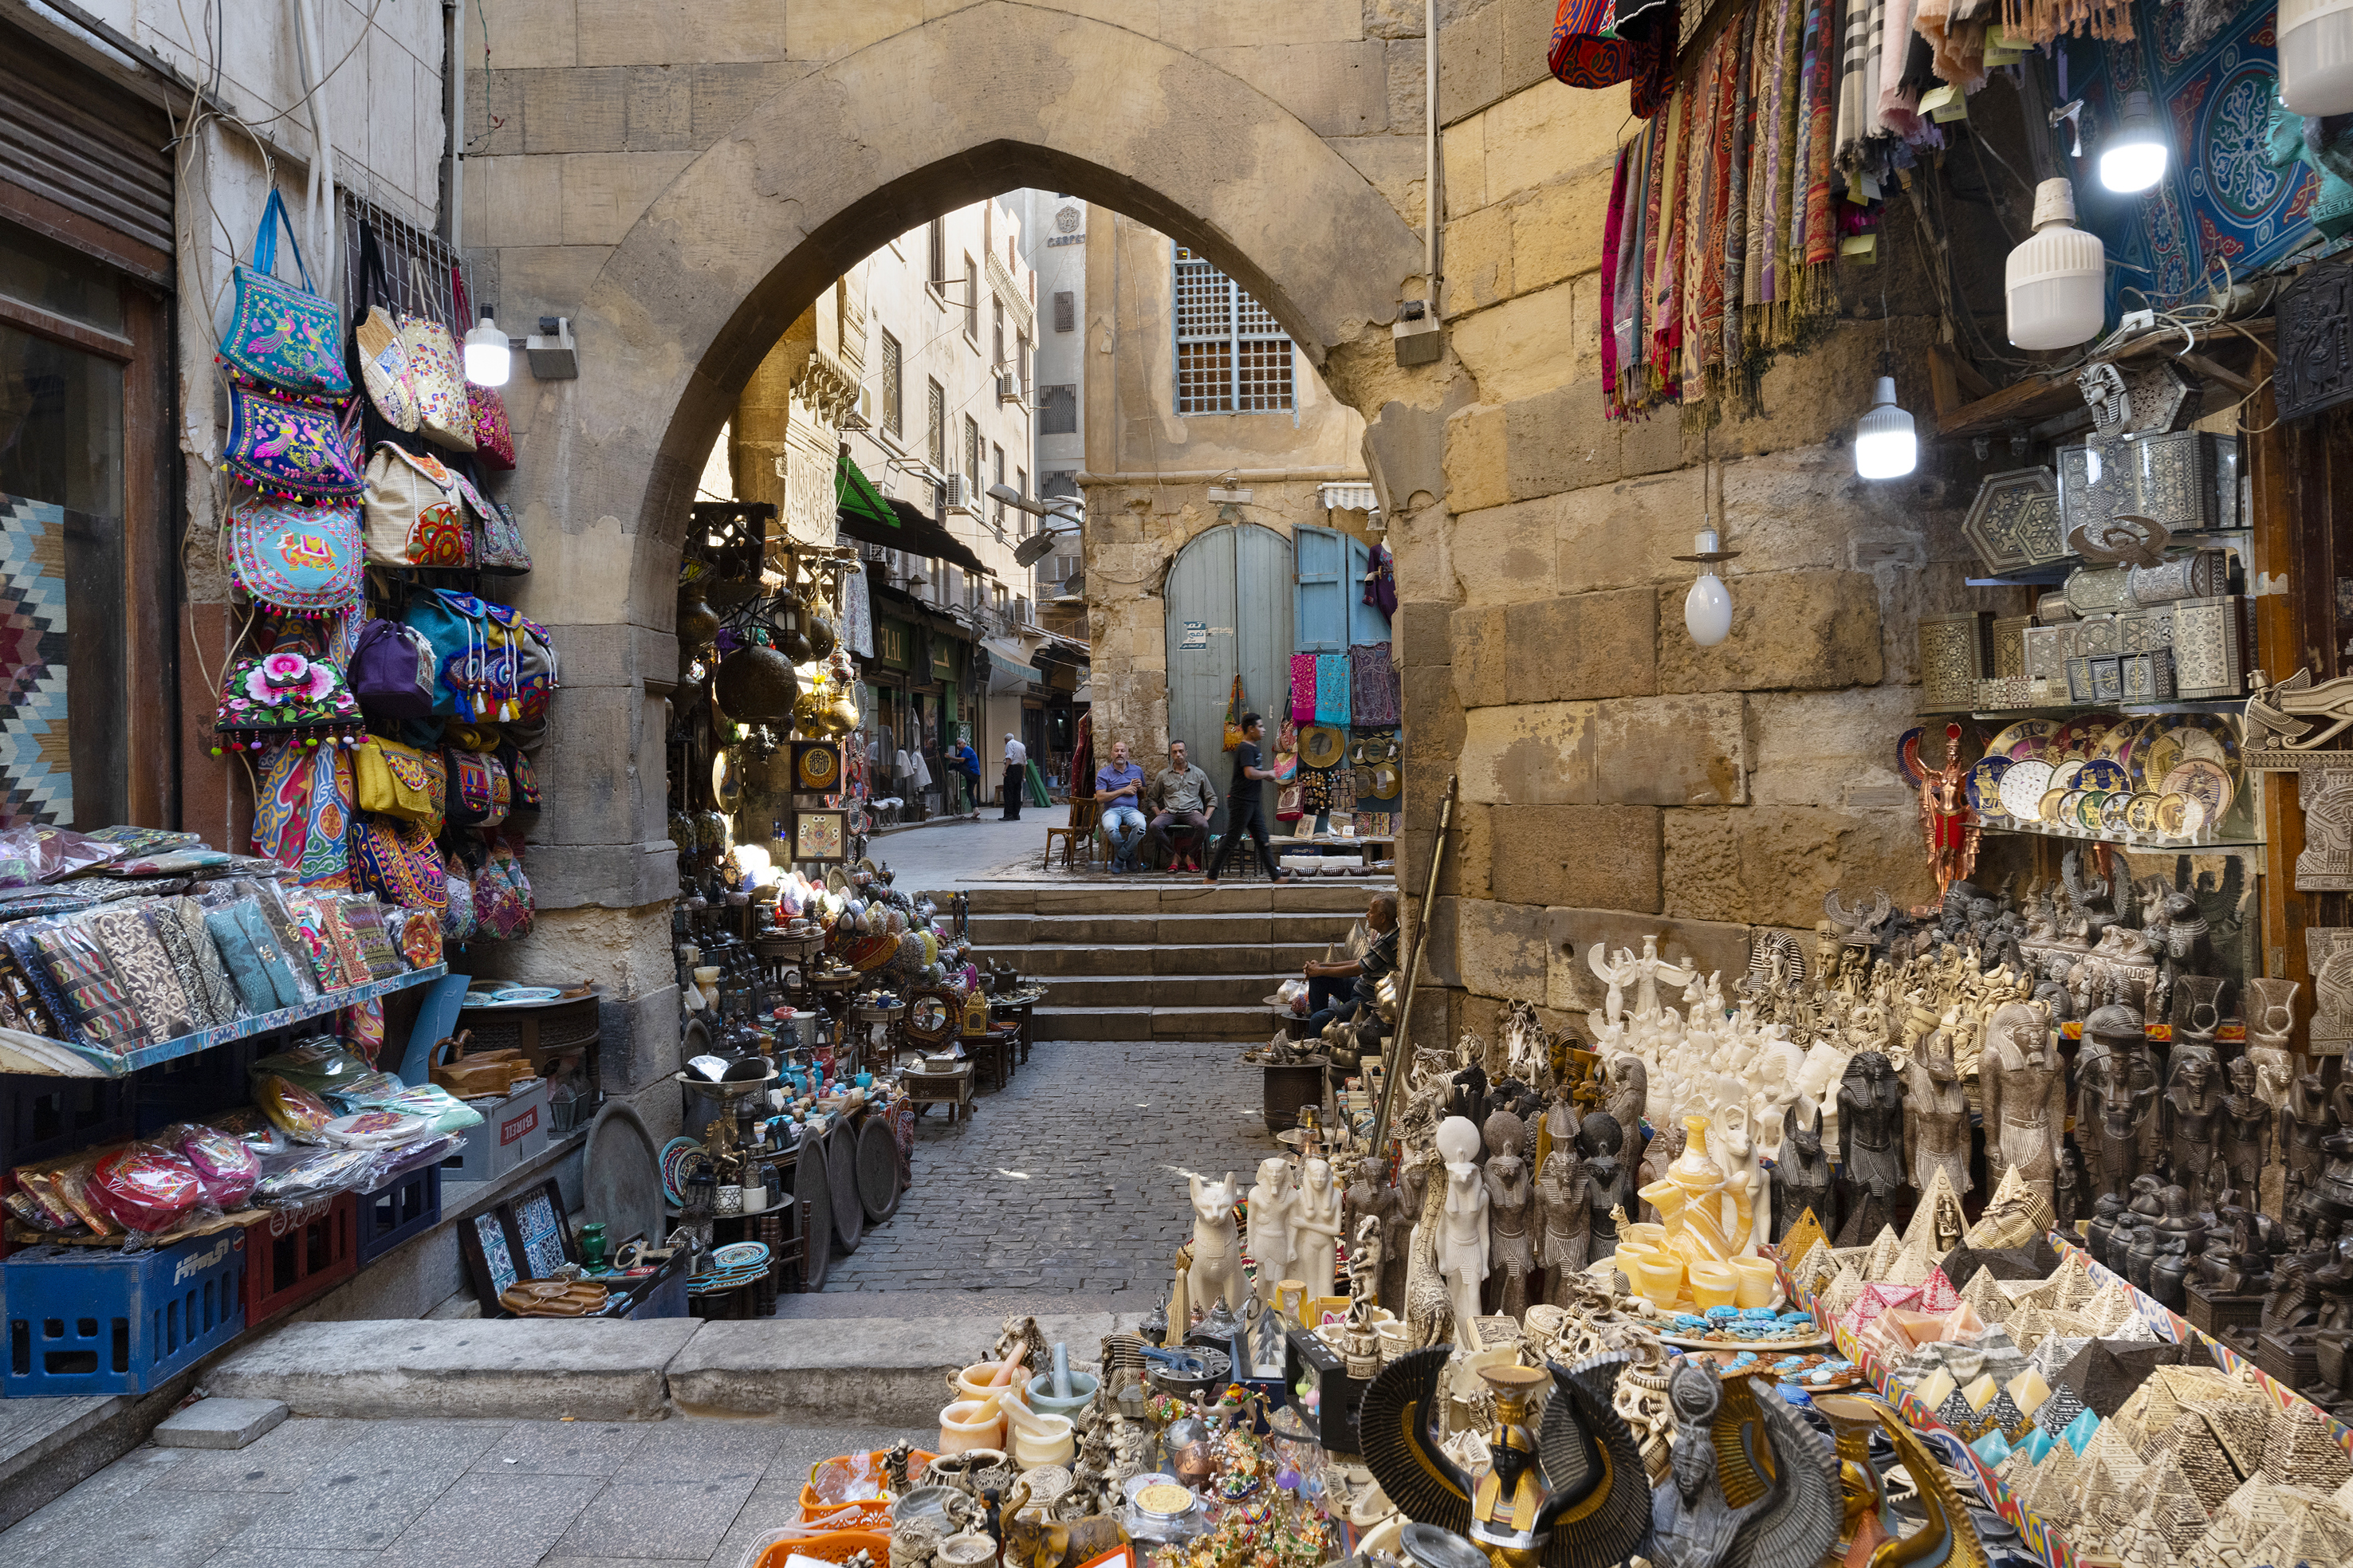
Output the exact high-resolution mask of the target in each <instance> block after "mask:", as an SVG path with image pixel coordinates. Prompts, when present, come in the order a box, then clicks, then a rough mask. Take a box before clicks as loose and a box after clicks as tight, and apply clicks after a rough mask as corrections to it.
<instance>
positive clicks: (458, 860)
mask: <svg viewBox="0 0 2353 1568" xmlns="http://www.w3.org/2000/svg"><path fill="white" fill-rule="evenodd" d="M443 876H444V878H445V879H446V881H447V883H448V894H449V897H448V903H446V904H444V905H443V906H442V909H441V935H442V937H443V939H444V940H446V941H448V942H468V941H470V940H472V938H473V937H474V936H475V935H476V934H477V933H478V932H480V930H481V929H482V927H481V921H480V920H478V919H477V918H476V917H475V914H474V879H475V878H476V877H478V876H480V872H478V871H476V870H475V869H474V868H472V867H470V866H469V865H467V864H466V861H465V858H464V857H462V856H452V857H449V858H448V862H447V865H446V867H445V868H444V871H443Z"/></svg>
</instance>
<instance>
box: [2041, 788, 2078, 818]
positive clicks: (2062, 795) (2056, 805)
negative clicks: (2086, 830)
mask: <svg viewBox="0 0 2353 1568" xmlns="http://www.w3.org/2000/svg"><path fill="white" fill-rule="evenodd" d="M2071 794H2073V791H2070V790H2063V789H2054V790H2047V791H2045V792H2044V793H2043V796H2042V800H2040V801H2039V802H2037V803H2036V804H2035V807H2034V820H2035V821H2037V822H2040V823H2042V825H2043V826H2046V827H2056V826H2059V825H2060V824H2061V823H2063V822H2064V821H2066V820H2067V817H2066V811H2067V804H2068V803H2067V796H2068V795H2071Z"/></svg>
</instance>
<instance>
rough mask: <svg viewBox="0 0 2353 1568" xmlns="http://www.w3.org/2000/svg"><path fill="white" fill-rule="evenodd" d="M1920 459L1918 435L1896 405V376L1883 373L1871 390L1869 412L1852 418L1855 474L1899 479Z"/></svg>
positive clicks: (1859, 476)
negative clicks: (1853, 419)
mask: <svg viewBox="0 0 2353 1568" xmlns="http://www.w3.org/2000/svg"><path fill="white" fill-rule="evenodd" d="M1919 461H1920V437H1919V433H1918V431H1917V430H1916V429H1915V426H1914V425H1913V423H1912V416H1911V415H1909V414H1906V413H1905V411H1904V410H1903V409H1902V408H1900V407H1898V406H1897V405H1896V402H1895V378H1894V376H1892V375H1883V376H1881V377H1880V378H1879V384H1878V385H1877V386H1876V387H1875V388H1873V392H1872V396H1871V408H1870V410H1869V412H1867V413H1865V414H1864V415H1863V416H1862V418H1861V419H1859V420H1857V421H1855V426H1854V471H1855V476H1856V477H1857V478H1858V479H1902V478H1903V477H1904V476H1905V475H1906V474H1908V473H1910V472H1911V471H1912V470H1913V468H1915V467H1916V466H1917V465H1918V463H1919Z"/></svg>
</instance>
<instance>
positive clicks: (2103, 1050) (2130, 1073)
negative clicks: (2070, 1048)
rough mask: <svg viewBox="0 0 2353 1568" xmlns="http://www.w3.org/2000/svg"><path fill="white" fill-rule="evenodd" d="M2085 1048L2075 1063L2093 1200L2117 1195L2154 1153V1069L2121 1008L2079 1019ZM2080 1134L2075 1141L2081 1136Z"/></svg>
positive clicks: (2131, 1014)
mask: <svg viewBox="0 0 2353 1568" xmlns="http://www.w3.org/2000/svg"><path fill="white" fill-rule="evenodd" d="M2084 1037H2085V1047H2084V1051H2083V1052H2082V1054H2081V1055H2079V1056H2078V1058H2077V1059H2076V1066H2075V1076H2076V1081H2077V1084H2078V1086H2079V1088H2078V1094H2079V1104H2078V1109H2077V1110H2076V1113H2075V1125H2076V1126H2077V1128H2078V1129H2087V1130H2089V1132H2090V1135H2091V1139H2092V1141H2093V1142H2094V1147H2095V1149H2096V1150H2097V1154H2096V1157H2095V1158H2094V1161H2093V1162H2092V1184H2093V1185H2092V1190H2093V1194H2094V1196H2095V1197H2097V1196H2100V1195H2105V1194H2112V1193H2113V1194H2121V1193H2123V1192H2124V1191H2125V1189H2126V1187H2128V1186H2130V1185H2131V1184H2132V1179H2133V1177H2134V1175H2135V1174H2137V1173H2139V1172H2141V1171H2143V1170H2145V1169H2146V1168H2147V1165H2148V1164H2149V1163H2151V1160H2152V1156H2153V1154H2154V1152H2155V1151H2154V1150H2153V1149H2152V1147H2151V1143H2152V1139H2151V1137H2150V1134H2151V1133H2152V1132H2153V1131H2155V1115H2156V1110H2157V1099H2158V1081H2157V1069H2156V1068H2154V1067H2152V1066H2151V1065H2150V1064H2149V1060H2148V1053H2147V1050H2146V1049H2145V1048H2144V1047H2143V1044H2142V1040H2143V1035H2142V1028H2141V1016H2140V1015H2139V1014H2138V1013H2137V1012H2135V1011H2134V1010H2133V1009H2132V1008H2130V1007H2126V1006H2124V1005H2120V1004H2111V1005H2108V1006H2105V1007H2101V1008H2097V1009H2095V1010H2094V1012H2093V1013H2092V1016H2090V1017H2088V1018H2086V1019H2084ZM2083 1135H2084V1134H2083V1132H2082V1131H2079V1132H2078V1134H2077V1136H2079V1137H2081V1136H2083Z"/></svg>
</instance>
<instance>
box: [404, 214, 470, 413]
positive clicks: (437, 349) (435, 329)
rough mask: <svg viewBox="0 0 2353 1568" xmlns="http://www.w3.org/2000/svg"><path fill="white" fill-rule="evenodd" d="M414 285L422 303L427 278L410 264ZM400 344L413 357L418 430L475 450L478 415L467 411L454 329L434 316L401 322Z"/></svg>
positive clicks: (462, 366) (410, 373)
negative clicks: (475, 416)
mask: <svg viewBox="0 0 2353 1568" xmlns="http://www.w3.org/2000/svg"><path fill="white" fill-rule="evenodd" d="M408 276H409V281H410V282H411V284H412V285H414V286H415V288H416V289H417V300H418V301H419V302H420V303H421V302H422V301H424V300H427V299H429V298H431V296H430V295H428V294H427V292H426V289H425V274H424V273H423V272H422V271H421V270H420V269H419V268H418V267H417V263H416V262H415V261H414V260H411V261H410V262H409V264H408ZM400 346H401V348H402V350H403V351H404V352H405V353H406V354H407V355H408V390H409V392H410V394H411V395H413V396H414V397H415V398H416V399H417V431H418V433H419V434H421V435H422V436H423V437H425V438H426V439H427V440H428V441H430V442H432V443H433V444H434V445H436V446H438V447H448V448H449V450H451V451H453V452H470V451H472V450H473V449H474V416H472V415H471V414H470V413H469V412H467V408H466V371H465V362H464V361H462V360H460V359H459V357H458V343H457V340H455V339H454V338H452V337H450V335H449V329H448V327H445V326H443V325H442V324H441V323H440V322H439V321H435V320H433V318H431V317H430V316H410V315H403V316H402V317H401V318H400Z"/></svg>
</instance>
